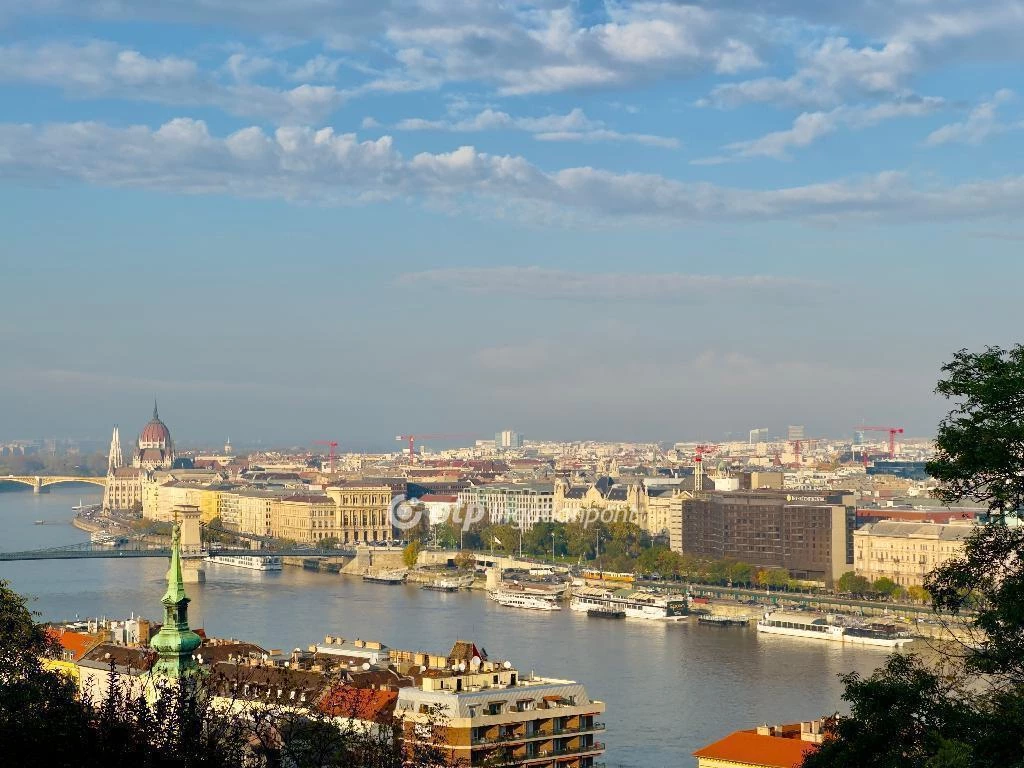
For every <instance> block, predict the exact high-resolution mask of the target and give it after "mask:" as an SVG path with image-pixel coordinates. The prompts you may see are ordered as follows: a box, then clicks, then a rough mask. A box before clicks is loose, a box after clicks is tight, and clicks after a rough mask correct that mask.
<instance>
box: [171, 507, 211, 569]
mask: <svg viewBox="0 0 1024 768" xmlns="http://www.w3.org/2000/svg"><path fill="white" fill-rule="evenodd" d="M173 512H174V516H175V518H176V519H177V520H178V522H179V523H180V524H181V577H182V578H183V579H184V580H185V581H186V582H188V583H191V584H202V583H203V582H205V581H206V571H205V570H204V569H203V558H204V557H205V556H206V553H205V552H204V551H203V540H202V535H201V533H200V526H199V515H200V512H199V507H197V506H195V505H194V504H178V505H176V506H175V507H174V510H173Z"/></svg>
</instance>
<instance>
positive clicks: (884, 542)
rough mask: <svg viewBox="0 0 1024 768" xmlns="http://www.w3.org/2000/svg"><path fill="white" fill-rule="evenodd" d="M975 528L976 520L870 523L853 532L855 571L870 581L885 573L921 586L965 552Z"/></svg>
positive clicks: (885, 575) (897, 579) (904, 583)
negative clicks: (965, 541)
mask: <svg viewBox="0 0 1024 768" xmlns="http://www.w3.org/2000/svg"><path fill="white" fill-rule="evenodd" d="M975 530H976V527H975V524H974V521H973V520H963V521H958V522H952V523H947V524H942V523H906V522H896V521H892V520H883V521H881V522H877V523H868V524H867V525H865V526H863V527H862V528H858V529H857V530H856V531H854V532H853V564H854V570H855V571H856V572H857V575H858V576H863V577H865V578H866V579H868V580H869V581H874V580H875V579H880V578H882V577H883V576H884V577H887V578H890V579H892V580H893V581H895V582H896V583H897V584H899V585H900V586H902V587H911V586H921V585H922V584H924V579H925V576H927V575H928V573H929V572H931V571H933V570H934V569H935V568H938V567H939V566H940V565H942V564H943V563H945V562H946V561H947V560H949V559H950V558H954V557H958V556H959V555H962V554H963V551H964V540H965V539H966V538H967V537H968V536H970V535H971V534H972V533H974V531H975Z"/></svg>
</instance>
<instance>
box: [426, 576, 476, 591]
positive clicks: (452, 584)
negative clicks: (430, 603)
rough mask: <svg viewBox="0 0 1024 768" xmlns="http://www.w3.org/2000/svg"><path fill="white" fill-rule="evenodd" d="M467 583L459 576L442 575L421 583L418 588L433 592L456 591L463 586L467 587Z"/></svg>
mask: <svg viewBox="0 0 1024 768" xmlns="http://www.w3.org/2000/svg"><path fill="white" fill-rule="evenodd" d="M468 586H469V583H468V582H467V581H466V580H464V579H460V578H450V577H444V576H442V577H441V578H438V579H434V580H433V581H430V582H427V583H426V584H424V585H422V586H421V587H420V589H429V590H433V591H434V592H458V591H459V590H460V589H462V588H463V587H468Z"/></svg>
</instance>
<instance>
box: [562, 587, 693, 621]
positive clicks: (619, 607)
mask: <svg viewBox="0 0 1024 768" xmlns="http://www.w3.org/2000/svg"><path fill="white" fill-rule="evenodd" d="M569 607H570V608H571V609H572V610H574V611H581V612H583V613H586V612H587V611H590V610H592V609H594V608H603V609H606V610H612V611H623V612H625V614H626V618H630V619H655V620H660V621H683V620H684V619H685V618H686V617H687V616H688V615H689V612H690V610H689V608H688V607H687V604H686V598H685V597H678V598H675V597H664V596H662V595H656V594H654V593H652V592H642V591H632V590H627V589H622V590H614V591H613V590H610V589H601V588H600V587H573V590H572V599H571V600H570V601H569Z"/></svg>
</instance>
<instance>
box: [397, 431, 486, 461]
mask: <svg viewBox="0 0 1024 768" xmlns="http://www.w3.org/2000/svg"><path fill="white" fill-rule="evenodd" d="M460 437H473V435H467V434H453V435H422V434H421V435H396V436H395V440H399V441H401V440H408V441H409V461H415V460H416V441H417V440H456V439H458V438H460Z"/></svg>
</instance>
